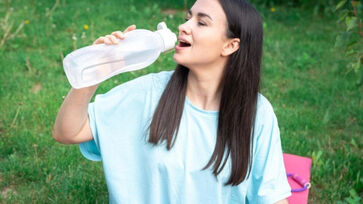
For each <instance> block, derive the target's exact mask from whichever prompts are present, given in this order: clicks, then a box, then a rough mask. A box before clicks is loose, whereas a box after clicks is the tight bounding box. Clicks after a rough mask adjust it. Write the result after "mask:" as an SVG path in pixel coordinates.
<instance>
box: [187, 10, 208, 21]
mask: <svg viewBox="0 0 363 204" xmlns="http://www.w3.org/2000/svg"><path fill="white" fill-rule="evenodd" d="M188 14H189V15H193V14H192V11H191V10H188ZM197 16H198V17H207V18H209V19H210V20H212V21H213V19H212V17H210V16H209V15H208V14H206V13H200V12H199V13H197Z"/></svg>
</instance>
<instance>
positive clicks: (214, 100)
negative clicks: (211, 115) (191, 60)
mask: <svg viewBox="0 0 363 204" xmlns="http://www.w3.org/2000/svg"><path fill="white" fill-rule="evenodd" d="M222 73H223V69H221V68H219V69H217V70H216V69H215V70H212V69H210V68H208V69H201V68H200V69H190V71H189V74H188V84H187V92H186V96H187V98H188V99H189V100H190V101H191V103H192V104H193V105H195V106H197V107H198V108H201V109H203V110H219V103H220V98H221V90H220V86H219V84H220V81H221V78H222Z"/></svg>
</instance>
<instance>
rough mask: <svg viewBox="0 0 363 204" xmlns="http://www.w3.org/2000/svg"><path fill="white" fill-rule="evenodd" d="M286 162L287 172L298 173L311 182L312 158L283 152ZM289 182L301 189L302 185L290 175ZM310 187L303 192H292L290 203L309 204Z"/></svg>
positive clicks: (293, 186) (293, 187) (289, 198)
mask: <svg viewBox="0 0 363 204" xmlns="http://www.w3.org/2000/svg"><path fill="white" fill-rule="evenodd" d="M283 156H284V163H285V168H286V172H287V173H294V174H298V175H299V176H300V177H302V178H304V179H305V180H307V181H308V182H310V169H311V162H312V161H311V159H310V158H307V157H301V156H297V155H292V154H285V153H284V154H283ZM288 182H289V184H290V186H291V188H292V189H300V188H302V186H301V185H300V184H298V183H296V182H295V181H294V180H293V179H292V178H291V177H288ZM308 195H309V189H306V190H305V191H302V192H292V195H291V196H290V197H288V199H287V200H288V201H289V203H290V204H307V203H308Z"/></svg>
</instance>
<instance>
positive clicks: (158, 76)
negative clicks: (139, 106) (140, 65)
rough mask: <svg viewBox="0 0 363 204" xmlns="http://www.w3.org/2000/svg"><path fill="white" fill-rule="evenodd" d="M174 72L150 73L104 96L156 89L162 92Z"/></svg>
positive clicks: (113, 89)
mask: <svg viewBox="0 0 363 204" xmlns="http://www.w3.org/2000/svg"><path fill="white" fill-rule="evenodd" d="M173 72H174V71H162V72H158V73H148V74H146V75H143V76H140V77H137V78H134V79H132V80H130V81H127V82H125V83H122V84H120V85H118V86H116V87H114V88H112V89H111V90H110V91H108V92H107V93H106V94H104V96H105V97H107V96H108V95H120V94H125V92H128V93H146V92H149V91H151V90H154V89H156V90H162V89H163V87H165V86H166V84H167V82H168V81H169V79H170V77H171V75H172V73H173Z"/></svg>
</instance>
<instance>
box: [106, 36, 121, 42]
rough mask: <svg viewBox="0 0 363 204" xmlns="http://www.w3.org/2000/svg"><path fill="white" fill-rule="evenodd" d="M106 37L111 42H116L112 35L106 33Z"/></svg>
mask: <svg viewBox="0 0 363 204" xmlns="http://www.w3.org/2000/svg"><path fill="white" fill-rule="evenodd" d="M106 38H107V39H108V40H109V41H110V42H111V44H118V42H119V41H118V39H116V37H115V36H113V35H106Z"/></svg>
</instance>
